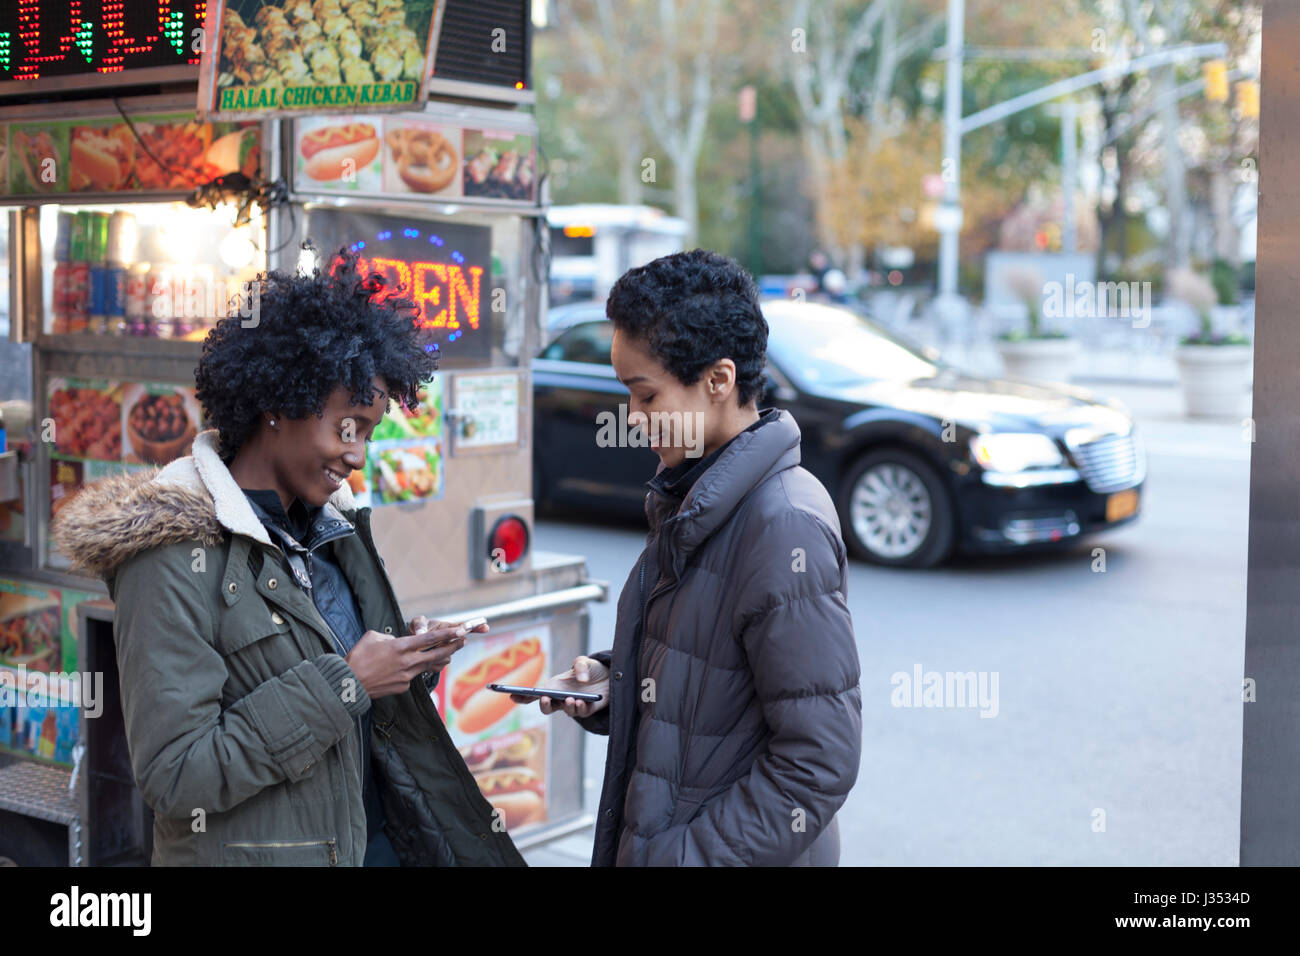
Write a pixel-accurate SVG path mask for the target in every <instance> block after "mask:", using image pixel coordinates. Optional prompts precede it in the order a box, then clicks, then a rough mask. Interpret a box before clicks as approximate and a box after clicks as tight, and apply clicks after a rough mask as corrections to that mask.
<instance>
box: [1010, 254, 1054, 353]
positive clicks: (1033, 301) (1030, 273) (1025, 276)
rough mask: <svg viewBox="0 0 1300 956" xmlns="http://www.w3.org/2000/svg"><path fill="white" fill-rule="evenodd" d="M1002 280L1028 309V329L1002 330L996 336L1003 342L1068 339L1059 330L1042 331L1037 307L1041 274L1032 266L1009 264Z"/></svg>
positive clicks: (1040, 287)
mask: <svg viewBox="0 0 1300 956" xmlns="http://www.w3.org/2000/svg"><path fill="white" fill-rule="evenodd" d="M1002 281H1003V282H1005V283H1006V284H1007V288H1008V289H1010V290H1011V291H1012V293H1013V294H1014V295H1015V296H1016V298H1018V299H1019V300H1020V301H1021V302H1023V303H1024V304H1025V308H1026V309H1028V310H1029V331H1028V332H1025V331H1023V330H1021V329H1013V330H1012V331H1010V332H1003V333H1002V334H1001V335H999V336H998V338H999V339H1001V340H1002V341H1003V342H1028V341H1031V340H1034V339H1068V338H1069V336H1068V335H1067V334H1066V333H1064V332H1060V331H1056V330H1054V329H1053V330H1048V331H1044V330H1043V327H1042V312H1041V309H1040V308H1039V302H1040V301H1041V299H1042V297H1043V274H1042V273H1041V272H1039V271H1038V270H1037V269H1035V268H1033V267H1032V266H1011V267H1010V268H1008V269H1007V270H1006V271H1004V272H1003V273H1002Z"/></svg>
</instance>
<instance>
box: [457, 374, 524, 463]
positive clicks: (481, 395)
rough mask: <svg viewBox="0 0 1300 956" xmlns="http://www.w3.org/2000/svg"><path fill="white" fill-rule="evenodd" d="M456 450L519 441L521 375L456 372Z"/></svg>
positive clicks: (512, 443)
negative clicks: (458, 373) (457, 373)
mask: <svg viewBox="0 0 1300 956" xmlns="http://www.w3.org/2000/svg"><path fill="white" fill-rule="evenodd" d="M454 387H455V402H456V412H457V422H458V423H459V425H458V428H457V430H456V432H455V434H454V435H453V436H452V440H453V443H454V447H455V449H456V450H458V451H459V450H461V449H465V448H481V447H483V446H487V445H516V444H518V443H519V376H518V375H514V374H512V373H505V374H495V375H466V374H463V373H462V374H460V375H457V376H456V382H455V386H454Z"/></svg>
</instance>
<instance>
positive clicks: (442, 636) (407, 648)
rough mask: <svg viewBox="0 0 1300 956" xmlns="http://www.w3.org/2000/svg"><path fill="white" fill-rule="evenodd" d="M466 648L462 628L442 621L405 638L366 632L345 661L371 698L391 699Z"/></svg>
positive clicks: (439, 668)
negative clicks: (391, 696) (388, 697)
mask: <svg viewBox="0 0 1300 956" xmlns="http://www.w3.org/2000/svg"><path fill="white" fill-rule="evenodd" d="M434 645H436V646H434ZM464 646H465V635H463V634H460V625H459V624H443V623H442V622H441V621H439V622H436V624H435V626H434V627H430V628H429V629H428V630H425V631H421V632H419V633H418V634H408V635H406V636H405V637H393V636H392V635H391V634H380V633H379V632H378V631H366V633H364V634H362V635H361V640H359V641H357V643H356V645H355V646H354V647H353V648H352V650H351V651H349V652H348V656H347V657H345V658H343V659H344V660H345V661H347V662H348V666H349V667H351V668H352V670H353V672H354V673H355V674H356V675H357V680H359V681H361V686H362V687H364V688H365V689H366V693H367V694H369V695H370V696H371V698H375V697H387V696H389V695H391V694H403V693H405V692H406V690H407V688H409V687H410V686H411V681H413V680H415V679H416V678H417V677H419V676H420V675H421V674H423V673H424V672H425V671H428V670H441V669H442V667H443V666H444V665H445V664H446V663H447V659H448V658H450V657H451V655H452V654H454V653H455V652H456V651H458V650H460V649H461V648H462V647H464Z"/></svg>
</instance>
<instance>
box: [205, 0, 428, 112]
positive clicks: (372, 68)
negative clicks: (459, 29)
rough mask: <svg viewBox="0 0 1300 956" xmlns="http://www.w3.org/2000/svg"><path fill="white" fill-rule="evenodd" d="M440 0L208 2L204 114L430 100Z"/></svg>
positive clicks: (343, 108) (388, 105)
mask: <svg viewBox="0 0 1300 956" xmlns="http://www.w3.org/2000/svg"><path fill="white" fill-rule="evenodd" d="M442 4H443V0H211V2H210V4H209V11H208V20H207V33H206V35H205V41H206V42H205V43H204V50H203V62H202V64H201V66H200V72H199V104H198V106H199V113H200V114H201V115H204V116H207V117H212V116H223V117H233V116H241V117H252V116H257V117H267V116H284V115H292V114H294V113H331V112H335V113H336V112H347V111H356V110H358V109H360V110H375V109H382V110H388V109H401V108H403V107H407V108H409V107H411V106H413V105H415V104H417V103H419V102H421V101H422V100H423V99H424V89H425V84H426V82H427V79H428V74H429V70H430V68H429V63H430V57H431V55H432V52H433V50H434V49H435V45H436V41H437V36H436V31H437V25H438V23H440V22H441V7H442Z"/></svg>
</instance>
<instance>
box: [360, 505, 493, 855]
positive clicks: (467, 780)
mask: <svg viewBox="0 0 1300 956" xmlns="http://www.w3.org/2000/svg"><path fill="white" fill-rule="evenodd" d="M357 519H358V520H357V527H358V529H360V531H361V541H362V543H363V544H365V546H366V550H367V551H369V552H370V556H371V557H372V558H373V559H374V562H375V565H376V567H378V568H379V575H380V577H382V578H383V579H384V588H385V589H386V590H387V591H388V600H389V602H390V603H391V604H392V611H393V613H394V614H395V615H396V616H397V621H398V623H399V624H401V625H403V626H405V621H403V620H402V606H401V604H400V602H398V600H397V594H396V592H394V591H393V582H392V581H390V580H389V578H388V574H387V572H386V571H385V570H384V567H383V564H382V563H381V562H380V560H379V551H378V550H377V549H376V548H375V542H374V539H373V538H372V537H371V534H370V519H369V516H366V518H365V520H364V522H363V521H362V520H361V516H360V515H358V516H357ZM429 706H430V707H433V700H432V695H430V698H429ZM434 716H435V717H436V718H437V720H438V721H439V722H441V721H442V715H441V714H439V713H438V711H437V709H436V708H434ZM394 723H396V721H395V720H393V721H389V722H388V725H387V726H388V727H392V726H393V724H394ZM383 734H384V736H385V737H386V738H388V739H390V740H391V739H392V738H391V735H390V734H389V733H388V732H387V730H385V731H383ZM435 739H438V740H441V738H435ZM452 752H453V753H456V748H455V747H454V746H453V747H452ZM457 755H458V756H459V754H457ZM453 767H454V769H455V772H456V776H457V777H459V778H460V782H461V786H462V787H464V788H465V795H466V796H467V797H469V798H470V801H471V803H472V802H474V798H475V797H477V798H478V800H480V801H482V802H483V804H484V805H486V806H487V807H488V811H489V812H488V816H487V818H486V820H485V826H487V828H488V830H489V832H490V831H491V829H492V824H493V822H494V820H495V818H494V817H493V816H492V812H491V809H492V805H491V804H490V803H488V799H487V797H485V796H483V791H482V790H481V789H480V788H479V785H478V781H477V780H475V779H474V775H473V774H471V773H470V772H469V767H467V766H466V765H465V761H464V760H463V759H461V760H455V761H453Z"/></svg>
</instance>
